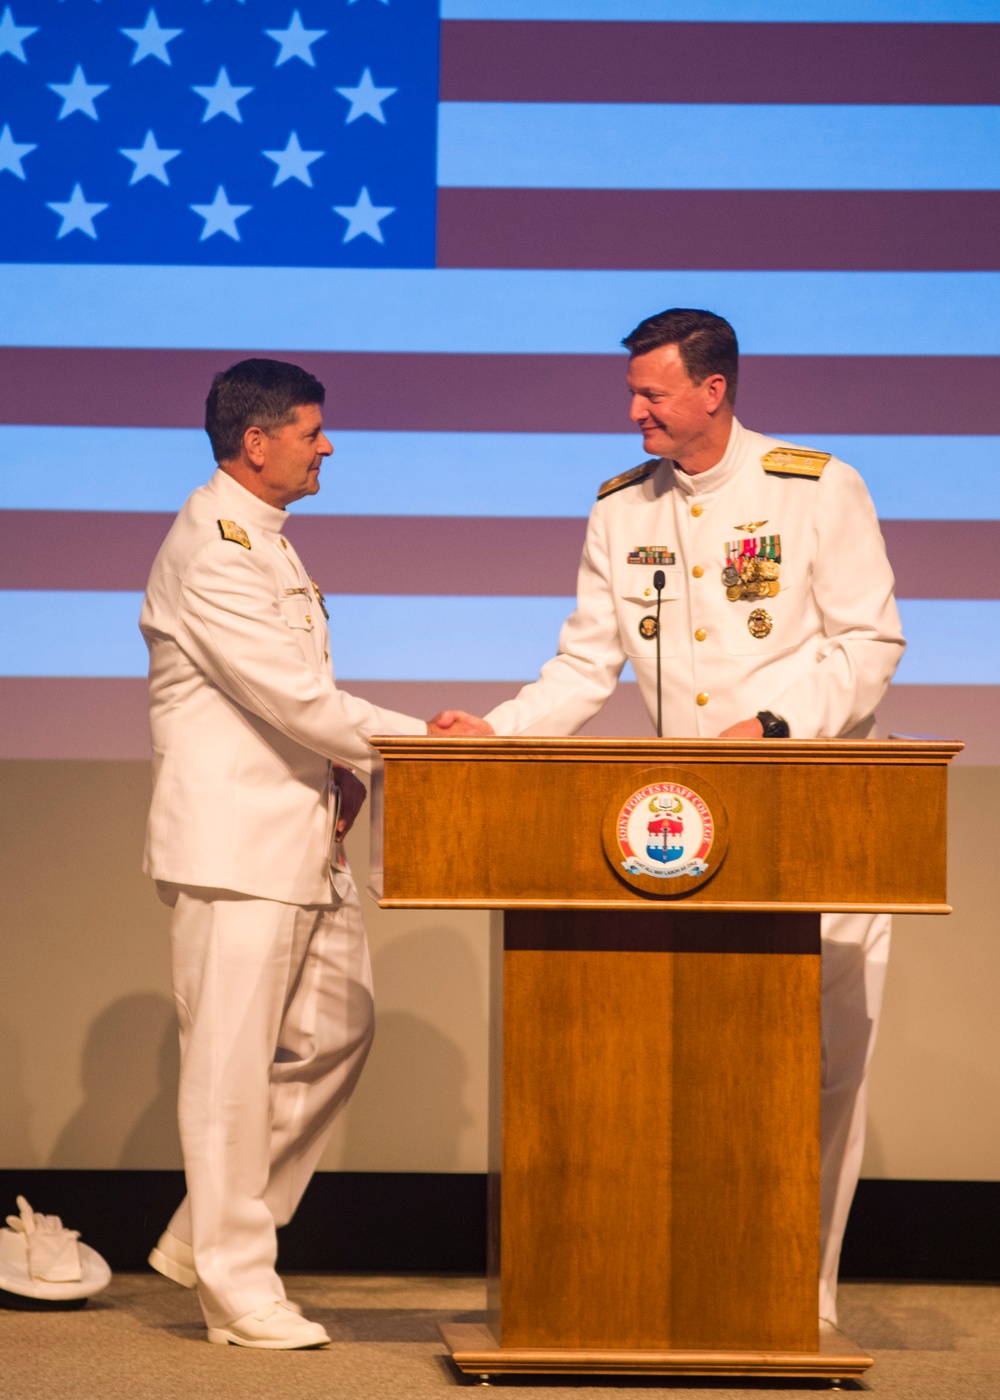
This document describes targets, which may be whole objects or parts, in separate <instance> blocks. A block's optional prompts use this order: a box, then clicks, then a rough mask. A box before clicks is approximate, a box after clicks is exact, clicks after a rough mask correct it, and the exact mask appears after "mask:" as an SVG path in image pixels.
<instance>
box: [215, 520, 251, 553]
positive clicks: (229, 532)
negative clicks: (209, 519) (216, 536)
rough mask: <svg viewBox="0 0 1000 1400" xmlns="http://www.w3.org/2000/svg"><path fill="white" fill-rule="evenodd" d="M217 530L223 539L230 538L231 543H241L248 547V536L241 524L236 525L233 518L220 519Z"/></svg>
mask: <svg viewBox="0 0 1000 1400" xmlns="http://www.w3.org/2000/svg"><path fill="white" fill-rule="evenodd" d="M219 530H220V532H221V534H222V538H223V539H224V540H232V542H233V544H241V545H242V546H243V548H244V549H249V548H250V536H249V535H248V534H247V532H246V530H244V528H243V526H242V525H237V523H236V521H235V520H220V521H219Z"/></svg>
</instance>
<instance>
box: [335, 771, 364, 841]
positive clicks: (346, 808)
mask: <svg viewBox="0 0 1000 1400" xmlns="http://www.w3.org/2000/svg"><path fill="white" fill-rule="evenodd" d="M333 781H334V782H335V783H336V785H337V788H338V790H339V792H340V813H339V815H338V817H337V831H336V836H337V840H338V841H343V839H344V837H345V836H346V835H347V833H348V832H349V831H350V829H351V827H352V826H353V825H354V818H355V817H356V816H357V815H358V813H359V812H360V811H361V808H362V807H363V806H364V805H365V798H366V797H367V796H368V793H367V792H366V790H365V785H364V783H362V782H360V781H359V779H357V778H356V777H355V776H354V774H353V773H352V772H351V770H350V769H349V768H336V767H335V768H334V770H333Z"/></svg>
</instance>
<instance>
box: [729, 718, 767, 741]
mask: <svg viewBox="0 0 1000 1400" xmlns="http://www.w3.org/2000/svg"><path fill="white" fill-rule="evenodd" d="M763 737H764V726H763V725H762V724H761V722H760V720H759V719H758V718H757V716H756V715H754V717H753V719H741V720H740V722H739V724H731V725H730V726H729V728H728V729H724V730H723V731H722V733H721V734H720V735H719V738H720V739H763Z"/></svg>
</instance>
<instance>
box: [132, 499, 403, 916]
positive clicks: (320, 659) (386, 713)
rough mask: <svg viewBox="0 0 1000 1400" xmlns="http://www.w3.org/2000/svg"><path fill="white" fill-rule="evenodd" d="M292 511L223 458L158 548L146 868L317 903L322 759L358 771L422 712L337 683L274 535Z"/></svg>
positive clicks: (326, 858)
mask: <svg viewBox="0 0 1000 1400" xmlns="http://www.w3.org/2000/svg"><path fill="white" fill-rule="evenodd" d="M287 518H288V517H287V512H286V511H283V510H277V509H275V508H274V507H273V506H269V505H267V504H266V502H264V501H261V500H259V499H258V498H257V497H256V496H253V495H252V494H251V493H250V492H249V491H247V490H245V489H244V488H243V487H242V486H240V485H239V484H238V483H237V482H236V481H234V480H233V479H232V477H230V476H229V475H227V473H225V472H223V471H217V472H216V473H215V475H214V476H213V477H212V479H211V481H210V482H209V483H208V484H207V485H205V486H201V487H199V488H198V489H197V490H196V491H194V492H193V493H192V495H191V496H190V497H189V498H188V500H187V502H186V503H185V505H184V507H183V509H182V510H181V512H180V514H179V515H178V517H177V519H176V520H175V521H174V524H173V526H172V527H171V530H170V533H169V534H168V535H167V538H166V540H165V541H164V543H163V546H162V548H161V549H160V552H159V554H158V555H157V556H156V560H155V562H154V564H153V569H152V573H151V575H150V579H149V584H148V587H147V591H146V598H145V602H144V603H143V608H142V616H141V619H140V627H141V629H142V634H143V636H144V637H145V639H146V643H147V645H148V647H149V679H150V723H151V728H152V741H153V797H152V805H151V808H150V814H149V823H148V827H147V837H146V852H145V860H144V865H143V868H144V870H145V872H146V873H147V874H148V875H151V876H152V877H153V878H154V879H155V880H158V881H163V882H167V883H170V884H177V885H189V886H190V885H199V886H209V887H213V888H218V889H226V890H235V891H238V892H241V893H244V894H249V895H256V896H257V897H259V898H263V899H273V900H280V901H287V902H289V903H294V904H322V903H328V902H329V901H330V900H331V898H332V897H333V896H332V888H331V867H330V861H331V855H332V851H333V831H332V827H333V804H332V803H330V800H329V794H330V765H331V762H334V763H337V764H341V765H344V766H347V767H351V768H358V769H367V767H368V766H369V764H370V761H371V758H372V756H373V751H372V749H371V748H370V747H369V745H368V743H367V739H368V737H369V736H370V735H372V734H379V733H381V734H384V733H387V732H399V733H404V734H424V733H426V726H425V725H424V723H423V722H422V721H420V720H416V719H414V718H412V717H411V716H409V715H402V714H397V713H396V712H395V711H392V710H383V709H379V708H377V707H376V706H374V705H370V704H368V702H367V701H365V700H360V699H358V698H357V697H355V696H352V695H347V694H345V693H344V692H343V691H342V690H338V688H337V685H336V683H335V680H334V675H333V669H332V666H331V663H330V638H329V632H328V630H327V625H326V619H325V617H324V610H323V607H322V602H321V598H320V595H319V592H318V590H317V589H316V588H315V586H314V585H313V583H312V582H311V580H310V578H309V576H308V574H307V573H306V571H305V569H304V568H303V566H302V564H301V562H300V560H299V558H298V556H297V554H296V553H295V550H294V549H293V548H292V546H291V545H290V544H289V543H288V542H287V540H285V539H284V537H283V536H282V534H281V530H282V526H283V525H284V523H285V521H286V519H287ZM220 521H221V522H223V523H222V524H220ZM232 526H235V528H231V527H232ZM227 535H228V537H227Z"/></svg>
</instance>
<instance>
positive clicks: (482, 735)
mask: <svg viewBox="0 0 1000 1400" xmlns="http://www.w3.org/2000/svg"><path fill="white" fill-rule="evenodd" d="M494 732H495V731H494V729H493V726H492V724H490V723H489V721H488V720H485V719H480V718H479V717H478V716H477V715H469V714H466V712H465V711H464V710H442V711H441V713H440V714H439V715H435V716H434V718H433V719H429V720H428V721H427V733H428V734H429V735H431V737H432V738H434V739H487V738H489V736H490V735H491V734H493V733H494Z"/></svg>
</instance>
